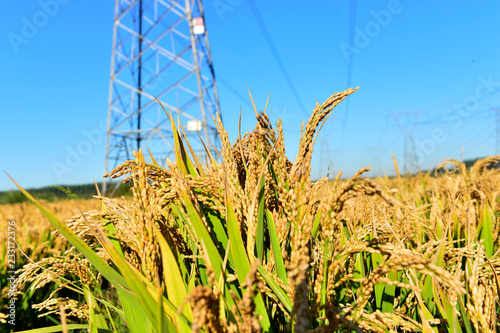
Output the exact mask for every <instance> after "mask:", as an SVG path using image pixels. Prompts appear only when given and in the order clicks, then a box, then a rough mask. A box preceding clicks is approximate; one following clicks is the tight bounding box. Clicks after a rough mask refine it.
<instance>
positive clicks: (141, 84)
mask: <svg viewBox="0 0 500 333" xmlns="http://www.w3.org/2000/svg"><path fill="white" fill-rule="evenodd" d="M204 22H205V20H204V14H203V6H202V3H201V0H178V1H175V0H173V1H168V0H116V3H115V19H114V28H113V49H112V57H111V78H110V88H109V102H108V127H107V141H106V157H105V167H104V168H105V172H106V173H108V172H110V171H111V170H112V169H113V168H114V167H116V166H117V165H119V164H120V163H122V162H123V161H125V160H129V159H133V158H134V157H133V154H132V151H133V150H138V149H139V148H143V150H144V151H145V153H147V150H146V149H145V148H146V147H147V148H148V149H149V151H151V153H153V155H154V156H155V159H156V160H157V161H159V160H160V159H162V158H165V157H168V156H169V155H171V154H173V134H172V129H171V126H170V121H169V120H168V117H167V116H166V114H165V112H164V111H163V109H162V108H161V106H160V105H159V103H158V102H157V101H156V100H155V97H156V98H158V100H160V101H161V103H162V104H163V106H164V107H165V109H167V111H168V110H170V111H171V112H172V114H173V116H174V119H176V120H177V118H179V119H180V121H181V123H182V124H183V125H184V126H186V136H188V139H189V138H190V137H194V139H192V140H190V143H191V145H192V146H193V149H194V151H195V152H196V153H197V154H199V155H203V153H204V151H205V150H204V148H203V146H202V144H201V142H199V140H198V135H199V136H200V137H201V138H202V139H203V141H204V142H205V145H206V146H207V147H212V148H213V147H215V148H219V145H220V144H219V141H218V138H217V135H216V134H217V133H216V129H215V127H213V126H210V125H209V121H210V122H211V118H212V115H215V113H220V107H219V100H218V95H217V86H216V83H215V74H214V69H213V66H212V58H211V55H210V47H209V43H208V37H207V32H206V29H205V24H204ZM106 190H107V183H106V179H104V182H103V192H104V193H106Z"/></svg>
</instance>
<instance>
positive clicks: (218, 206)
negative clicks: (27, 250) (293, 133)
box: [20, 89, 500, 332]
mask: <svg viewBox="0 0 500 333" xmlns="http://www.w3.org/2000/svg"><path fill="white" fill-rule="evenodd" d="M355 91H356V89H348V90H346V91H344V92H341V93H337V94H334V95H332V96H331V97H330V98H328V99H327V100H326V101H325V102H324V103H323V104H321V105H320V104H319V103H318V104H317V105H316V107H315V108H314V110H313V112H312V115H311V117H310V118H309V120H308V122H307V123H306V124H304V125H303V127H302V131H301V137H300V145H299V151H298V154H297V156H296V157H295V160H294V161H290V160H288V158H287V157H286V155H285V145H284V135H283V128H282V124H281V122H280V121H278V123H277V124H275V125H274V124H271V122H270V120H269V118H268V116H267V115H266V112H265V110H264V111H262V112H260V113H257V109H256V108H255V104H254V108H255V110H256V117H257V125H256V127H255V129H254V130H253V131H252V132H250V133H246V134H244V135H243V136H241V134H240V136H239V138H238V139H237V140H236V142H234V143H231V142H230V141H229V137H228V134H227V132H226V130H225V129H224V127H223V125H222V122H221V120H220V118H217V119H215V123H216V126H217V129H218V133H219V137H220V140H221V142H222V148H221V151H220V152H217V156H214V155H213V154H212V152H211V150H210V149H208V148H207V149H206V152H207V156H208V157H207V159H206V160H204V161H202V160H200V159H199V158H198V157H197V156H196V155H195V154H194V152H193V149H192V147H191V146H190V144H189V142H188V140H187V139H186V136H185V133H184V129H183V127H182V124H176V123H175V121H174V119H173V118H172V116H171V115H170V120H171V125H172V129H173V133H174V134H175V136H174V141H175V148H176V149H175V160H174V161H171V160H170V159H167V160H165V161H160V163H158V162H157V161H156V160H155V159H154V156H149V157H147V158H148V159H149V161H147V160H146V158H145V157H144V156H143V152H142V151H137V152H135V159H134V160H130V161H127V162H125V163H124V164H122V165H121V166H119V167H118V168H116V169H115V170H113V171H112V172H111V173H110V174H109V175H107V176H108V177H111V178H119V177H123V176H125V177H126V180H125V181H126V182H132V183H133V186H132V192H133V200H124V199H116V198H115V199H112V198H106V197H103V196H101V195H100V194H99V195H98V196H97V200H99V201H100V203H101V205H102V209H100V210H94V211H89V212H87V213H82V214H80V215H78V216H75V217H74V218H71V219H69V220H66V221H64V222H62V221H61V220H59V219H58V218H56V217H55V216H54V215H53V214H52V213H51V212H50V211H49V210H47V209H45V208H44V207H43V206H42V205H41V204H40V203H38V202H37V201H36V200H35V199H33V198H32V197H31V196H30V195H29V194H28V193H27V192H25V191H24V190H22V189H21V190H22V191H24V193H25V194H26V196H27V197H28V198H29V199H30V200H31V201H32V202H33V203H34V204H35V205H36V206H37V207H38V208H39V209H40V211H41V212H42V213H43V214H44V215H45V216H46V218H47V219H48V220H49V221H50V223H51V224H52V225H53V226H54V227H55V228H56V229H57V230H58V233H59V235H60V236H62V237H64V238H65V239H66V240H67V241H68V242H69V243H70V244H71V245H72V246H73V248H72V249H71V250H70V251H68V252H66V255H64V256H53V257H50V258H46V259H42V260H40V261H39V262H37V263H33V264H28V265H26V266H25V267H24V268H23V270H22V274H21V275H20V281H21V282H22V283H23V284H26V285H28V284H30V285H31V287H32V288H37V287H40V286H43V285H46V284H48V283H55V284H56V285H57V286H58V290H61V288H68V289H70V290H72V291H73V292H74V293H76V294H77V295H80V296H78V297H75V298H68V297H65V298H61V297H56V295H55V294H54V295H50V297H49V298H48V299H46V300H44V302H43V303H41V304H38V305H34V306H35V307H37V308H39V309H40V310H41V311H43V313H52V314H56V313H59V314H62V316H63V317H66V316H67V317H68V320H69V323H68V324H67V325H63V324H61V325H59V326H57V327H55V329H57V330H59V331H64V330H66V329H87V330H90V331H91V332H98V331H99V332H122V331H130V332H289V331H294V332H344V331H356V332H364V331H366V332H396V331H415V332H441V331H450V332H485V331H495V330H499V328H500V326H499V324H498V316H499V315H500V311H499V305H500V304H499V300H498V299H499V297H498V296H499V290H500V284H499V279H498V275H499V274H500V259H499V251H498V248H499V243H500V236H499V224H498V215H499V199H500V172H499V170H498V169H489V168H487V166H488V165H489V164H492V163H494V162H495V161H496V159H495V158H488V159H485V160H481V161H478V162H477V163H476V164H475V165H474V166H473V167H472V168H471V169H467V168H465V166H464V165H463V164H461V163H460V162H458V161H447V162H445V165H443V167H444V166H446V165H449V164H451V165H452V166H454V169H449V168H448V169H443V170H444V171H443V173H444V174H443V175H441V176H436V177H433V176H431V175H430V173H428V174H420V175H418V176H416V177H410V176H408V177H402V176H401V175H400V174H399V168H398V165H397V163H396V161H394V166H395V169H396V173H397V176H396V177H394V178H379V179H368V178H364V177H363V173H365V172H366V171H368V170H369V168H364V169H362V170H360V171H359V172H358V173H356V174H355V175H354V176H353V177H352V178H349V179H345V180H341V173H339V174H338V175H337V176H336V178H335V180H334V181H333V182H331V183H330V182H328V181H327V179H322V180H320V181H318V182H312V181H311V179H310V172H311V157H312V152H313V147H314V142H315V140H316V138H317V135H318V131H319V129H320V128H321V126H322V125H323V124H324V122H325V121H326V119H328V117H329V115H330V114H331V113H332V111H333V110H334V108H335V106H337V104H339V103H340V102H341V101H343V100H344V99H345V98H346V97H347V96H349V95H350V94H352V93H353V92H355ZM166 112H167V111H166ZM61 304H62V305H63V306H62V310H61V307H60V305H61ZM75 318H79V319H75Z"/></svg>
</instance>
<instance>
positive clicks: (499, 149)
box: [490, 106, 500, 155]
mask: <svg viewBox="0 0 500 333" xmlns="http://www.w3.org/2000/svg"><path fill="white" fill-rule="evenodd" d="M490 109H491V110H493V111H495V113H496V138H497V142H496V147H495V148H496V153H495V155H500V108H494V107H491V106H490Z"/></svg>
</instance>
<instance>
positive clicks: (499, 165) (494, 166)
mask: <svg viewBox="0 0 500 333" xmlns="http://www.w3.org/2000/svg"><path fill="white" fill-rule="evenodd" d="M484 158H486V157H478V158H474V159H470V160H465V161H463V162H462V163H464V164H465V166H466V167H467V169H470V168H471V167H472V166H473V165H474V163H476V162H477V161H478V160H481V159H484ZM450 166H451V164H450ZM498 168H500V162H497V163H496V164H492V165H490V166H489V167H488V169H498ZM430 171H431V175H433V176H434V175H436V174H442V173H444V170H443V169H440V170H436V168H434V169H431V170H430ZM425 172H427V171H425Z"/></svg>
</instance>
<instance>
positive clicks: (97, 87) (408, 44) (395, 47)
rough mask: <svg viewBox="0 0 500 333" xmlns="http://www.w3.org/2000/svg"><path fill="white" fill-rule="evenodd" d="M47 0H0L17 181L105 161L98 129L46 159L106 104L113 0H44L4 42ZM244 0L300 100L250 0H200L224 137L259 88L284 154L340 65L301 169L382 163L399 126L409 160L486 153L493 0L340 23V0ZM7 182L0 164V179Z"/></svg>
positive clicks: (75, 172)
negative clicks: (50, 11)
mask: <svg viewBox="0 0 500 333" xmlns="http://www.w3.org/2000/svg"><path fill="white" fill-rule="evenodd" d="M53 1H56V0H41V1H14V0H7V1H2V2H1V3H0V36H1V37H0V68H1V69H0V78H1V81H0V82H1V83H0V84H1V89H0V100H1V101H2V102H1V103H0V112H1V121H0V153H1V158H0V168H1V169H2V170H5V171H7V172H8V173H9V174H11V175H12V176H13V177H14V179H16V180H17V181H18V182H19V183H20V184H21V185H23V186H25V187H39V186H47V185H53V184H61V183H63V184H81V183H89V182H92V181H93V179H94V178H95V179H96V180H98V181H99V180H100V179H101V178H100V177H101V176H102V174H103V169H104V153H105V140H103V139H102V140H101V139H100V138H96V140H95V144H92V148H91V150H90V152H89V153H88V154H87V156H85V157H83V158H81V160H78V161H75V163H74V166H73V167H72V168H71V172H67V173H65V174H64V177H60V176H59V177H58V175H57V174H56V172H55V171H54V168H53V165H54V162H61V163H63V162H64V161H65V159H66V158H67V156H68V154H70V153H71V150H72V149H73V150H74V149H76V147H77V146H78V144H79V143H80V142H82V140H87V136H88V133H91V132H92V131H93V130H95V129H98V128H99V126H101V125H102V121H103V119H106V117H107V102H108V89H109V73H110V59H111V46H112V45H111V44H112V24H113V16H114V1H96V0H88V1H81V0H64V1H63V0H57V1H58V3H59V8H58V9H57V13H55V14H54V15H52V16H50V17H49V18H48V20H47V22H45V23H44V24H42V25H41V26H40V27H39V28H37V31H28V32H29V34H28V35H27V38H25V39H24V40H23V41H22V42H19V40H18V43H17V44H16V43H15V42H13V38H14V37H13V36H14V35H16V36H23V27H24V25H25V24H26V22H27V21H29V22H32V20H33V19H34V17H35V16H36V15H38V14H39V13H40V12H41V11H43V8H44V6H43V4H46V3H49V2H53ZM254 1H255V4H256V6H257V8H258V10H259V12H260V15H261V16H262V19H263V21H264V23H265V25H266V27H267V30H268V33H269V35H270V37H271V39H272V41H273V43H274V45H275V47H276V50H277V52H278V53H279V55H280V58H281V60H282V62H283V65H284V67H285V68H286V71H287V73H288V75H289V77H290V80H291V82H292V83H293V86H294V87H295V89H296V91H297V94H298V96H299V98H300V100H301V102H302V103H303V105H304V107H305V110H306V112H304V111H303V109H302V108H301V107H300V105H299V103H298V102H297V99H296V98H295V97H294V95H293V93H292V92H291V90H290V88H289V85H288V83H287V81H286V80H285V78H284V76H283V74H282V72H281V70H280V68H279V66H278V64H277V62H276V61H275V58H274V57H273V54H272V52H271V50H270V48H269V45H268V44H267V43H266V39H265V37H264V35H263V33H262V31H261V30H260V28H259V25H258V24H257V21H256V18H255V16H254V15H253V12H252V10H251V7H250V6H249V3H248V2H247V1H246V0H245V1H243V0H208V1H205V2H204V7H205V16H206V24H207V30H208V32H209V38H210V44H211V50H212V57H213V62H214V67H215V72H216V76H217V78H218V86H219V95H220V104H221V110H222V114H223V117H224V124H225V127H226V129H227V130H228V132H229V135H230V139H231V140H232V141H234V140H235V139H236V137H237V135H238V130H237V128H238V116H239V110H240V107H241V109H242V123H243V128H242V130H243V131H248V130H251V129H252V128H253V126H254V125H255V120H254V112H253V110H252V109H251V108H250V106H249V102H250V100H249V97H248V93H247V87H248V88H249V89H250V91H251V92H252V95H253V97H254V100H255V102H256V104H257V107H258V109H263V108H264V106H265V102H266V98H267V95H268V93H270V100H269V106H268V114H269V116H270V118H271V119H272V120H273V121H276V119H277V118H278V117H280V118H283V122H284V124H285V138H286V148H287V155H288V156H289V158H290V159H292V160H293V159H294V157H295V154H296V153H297V147H298V142H299V136H300V127H301V123H302V121H304V120H306V119H307V117H306V114H310V113H311V111H312V109H313V108H314V105H315V104H316V102H319V103H322V102H323V101H324V100H325V99H326V98H328V97H329V96H330V95H331V94H333V93H335V92H338V91H342V90H344V89H346V88H347V82H348V76H349V75H348V73H349V66H351V69H350V71H351V75H350V80H351V85H352V86H353V87H355V86H360V89H359V90H358V91H357V92H356V93H354V94H353V95H351V96H350V97H349V109H348V114H346V111H347V108H346V104H347V103H346V102H343V103H342V104H340V105H339V106H338V108H337V109H336V110H335V111H334V114H333V115H332V117H330V119H329V121H328V122H327V124H326V125H325V127H324V128H323V130H322V135H321V136H320V137H319V139H318V141H317V143H316V149H315V153H314V157H313V174H312V176H313V178H317V177H318V176H319V175H322V176H324V175H325V173H326V169H327V167H328V165H330V167H331V168H333V169H334V170H335V171H337V170H343V171H344V174H345V175H347V176H349V175H352V174H353V173H354V172H356V171H357V170H358V169H359V168H361V167H364V166H367V165H371V166H373V167H374V170H373V172H372V174H384V173H387V174H392V173H393V172H394V168H393V166H392V162H391V157H390V153H393V154H394V155H395V157H396V158H397V160H398V161H399V162H400V165H401V167H403V164H404V156H405V155H404V151H405V149H404V148H405V135H404V131H403V130H405V131H407V132H411V134H412V135H413V142H414V146H415V152H416V156H417V160H418V162H419V166H420V167H421V168H422V169H427V168H431V167H433V166H435V165H436V164H437V163H440V162H441V161H443V160H444V159H445V158H456V159H460V158H461V156H463V158H464V159H467V158H474V157H479V156H486V155H493V154H495V153H496V149H497V148H496V131H497V128H496V120H495V114H494V111H492V109H491V108H500V98H499V96H500V94H498V91H499V90H500V66H499V65H500V64H499V59H500V36H499V35H498V31H500V20H499V15H500V2H498V1H492V0H490V1H482V2H480V3H473V2H471V1H439V2H436V1H409V0H401V1H395V0H390V1H386V0H384V1H378V0H377V1H357V6H356V11H355V21H354V25H352V21H350V11H351V5H350V2H349V1H342V2H341V1H313V2H310V3H309V4H308V5H305V4H304V2H292V1H287V2H285V1H262V0H254ZM350 22H351V23H350ZM25 32H26V31H25ZM350 35H351V36H352V37H353V39H352V40H350V37H349V36H350ZM23 38H24V37H23ZM351 53H352V54H353V55H352V57H350V56H346V55H349V54H351ZM349 60H350V62H349ZM417 112H418V113H419V116H417V115H416V113H417ZM398 114H399V117H395V115H398ZM398 121H399V125H398ZM415 124H416V126H415ZM406 140H407V141H408V140H410V139H409V136H407V139H406ZM408 142H411V141H408ZM462 150H463V153H462ZM11 188H13V184H12V183H11V182H10V180H9V179H8V178H7V177H6V176H5V175H0V190H6V189H11Z"/></svg>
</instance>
